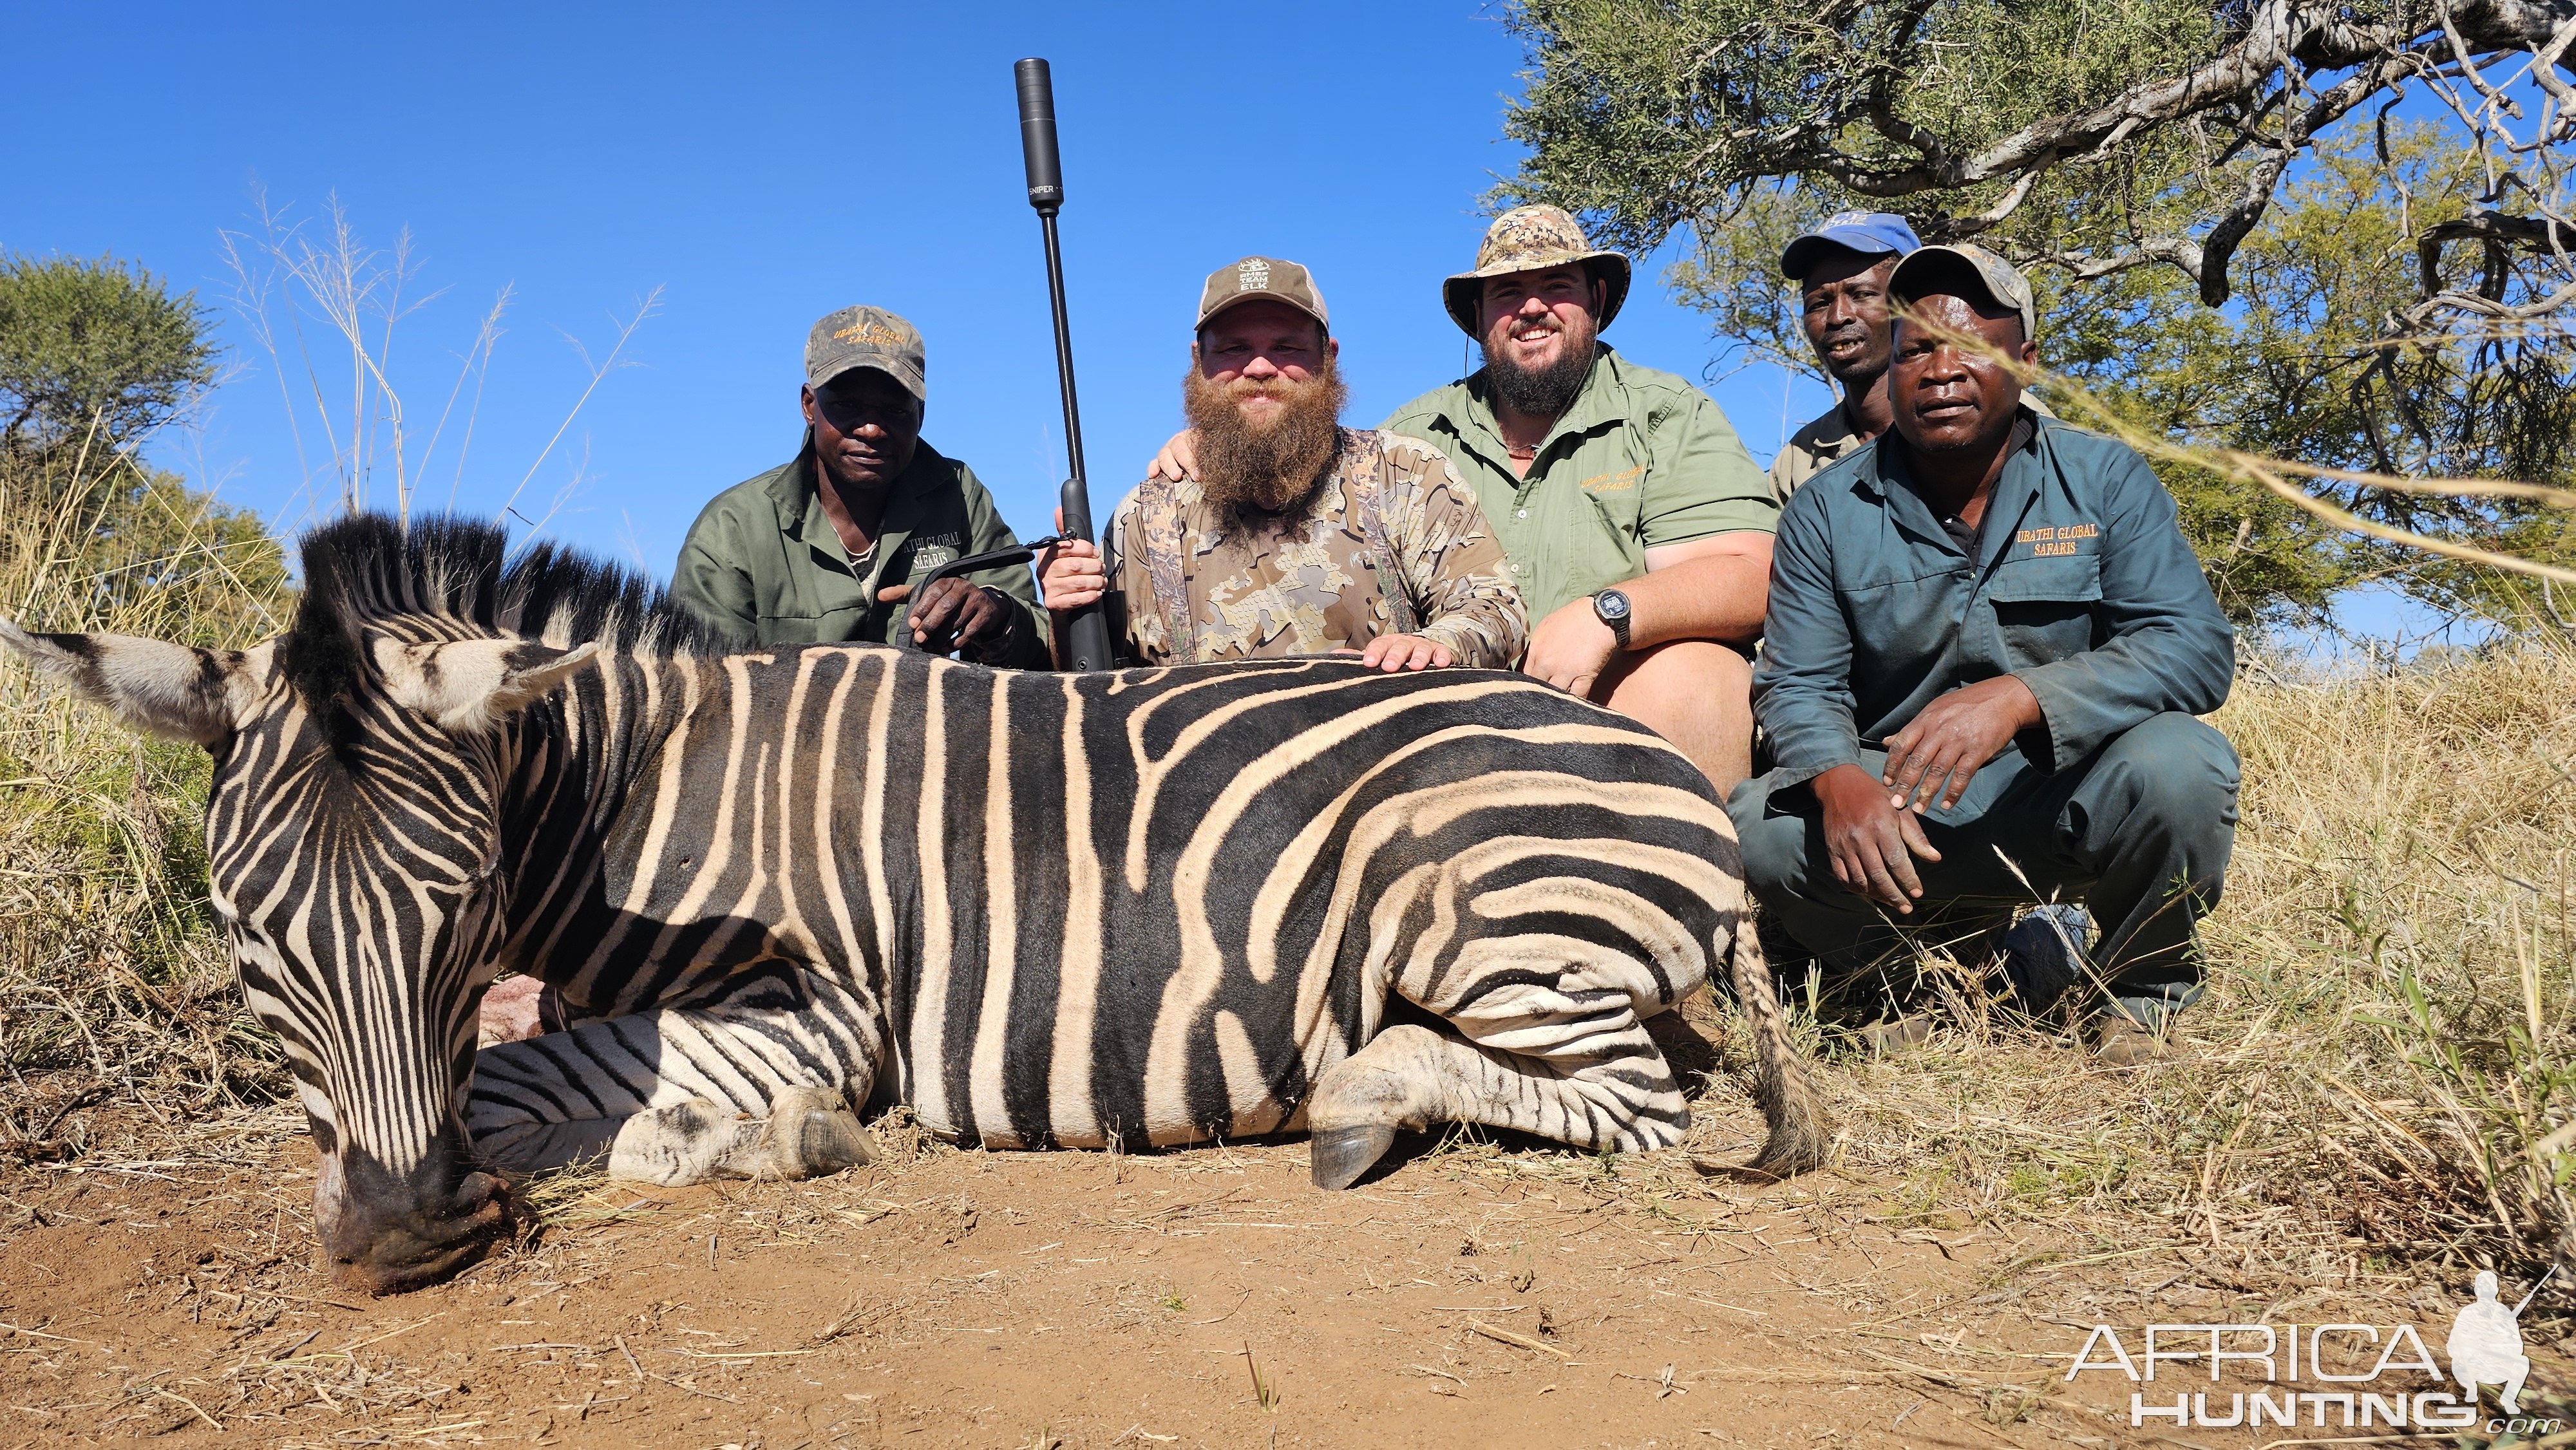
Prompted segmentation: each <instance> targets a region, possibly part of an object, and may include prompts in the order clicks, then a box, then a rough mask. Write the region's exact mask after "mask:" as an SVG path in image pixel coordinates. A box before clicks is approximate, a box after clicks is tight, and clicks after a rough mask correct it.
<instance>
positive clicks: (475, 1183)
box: [0, 518, 616, 1293]
mask: <svg viewBox="0 0 2576 1450" xmlns="http://www.w3.org/2000/svg"><path fill="white" fill-rule="evenodd" d="M430 527H431V528H432V529H433V531H434V530H436V529H438V528H440V527H443V528H444V529H445V531H446V534H447V535H448V536H449V537H445V538H431V539H428V540H426V541H424V540H423V539H422V538H420V537H417V536H418V535H420V534H422V532H423V529H424V526H423V525H421V524H418V523H415V524H414V525H412V526H411V528H410V529H409V530H401V529H397V528H396V527H395V526H394V525H392V524H390V523H388V522H386V521H384V520H380V519H363V518H362V519H353V520H349V521H346V522H343V523H341V524H336V525H332V526H330V527H329V528H326V529H323V530H320V531H317V532H316V533H315V534H313V535H310V536H308V537H307V539H306V540H305V547H304V564H305V580H306V587H305V591H304V595H303V597H302V599H301V600H300V601H299V605H298V609H297V612H296V616H295V620H294V623H293V625H292V627H291V628H289V630H288V631H287V632H286V633H285V634H283V635H280V636H278V637H277V638H275V639H272V640H270V641H268V642H267V643H264V644H261V645H258V646H256V647H254V648H252V649H248V650H242V651H224V650H209V649H200V648H195V647H192V646H187V645H180V644H171V643H166V642H163V641H159V640H150V639H137V638H132V637H127V636H120V635H110V634H29V633H25V632H22V631H20V630H19V629H17V628H16V627H15V626H12V625H9V624H7V623H6V622H5V621H0V644H5V645H7V646H9V647H10V648H11V649H13V650H14V651H15V652H17V653H19V654H21V655H24V656H26V657H28V658H29V659H31V660H32V661H33V662H34V663H35V664H37V665H38V666H39V667H40V668H42V669H44V670H46V671H48V672H50V673H52V674H55V675H57V676H60V677H62V678H64V679H66V680H67V681H68V682H69V683H70V684H71V685H72V686H73V687H74V688H75V689H76V690H78V691H79V692H80V693H81V694H83V695H85V696H87V697H89V698H90V699H92V700H94V701H97V702H99V703H101V704H103V705H105V706H107V707H108V708H109V709H110V710H111V711H113V712H114V713H115V714H116V715H117V716H118V717H119V718H120V719H121V720H122V721H123V722H124V723H125V724H127V725H128V726H130V727H132V728H134V729H137V730H140V731H144V732H147V733H150V734H154V735H158V736H162V737H165V738H171V739H178V740H186V741H192V742H194V743H196V744H199V745H202V746H204V747H205V748H206V749H207V750H208V751H209V752H210V753H211V754H212V755H213V757H214V762H215V770H214V781H213V788H212V791H211V793H210V796H209V799H208V801H207V815H206V841H207V856H208V879H209V886H210V892H209V894H210V896H211V898H212V901H213V905H214V908H215V911H216V913H217V914H218V915H219V916H220V917H221V919H222V921H223V923H224V926H225V928H226V930H227V933H228V935H229V937H230V940H231V944H232V950H233V958H234V963H235V966H236V968H237V969H238V971H239V973H240V977H241V984H242V990H243V994H244V996H245V998H246V999H247V1001H248V1003H249V1006H250V1009H251V1011H252V1013H253V1014H254V1015H255V1016H256V1017H257V1018H258V1019H259V1020H260V1022H261V1023H263V1024H264V1025H266V1026H267V1027H268V1028H270V1029H271V1030H272V1031H274V1032H275V1033H276V1034H277V1037H278V1040H279V1041H280V1043H281V1044H282V1045H283V1047H284V1049H285V1053H286V1057H287V1060H288V1063H289V1065H290V1067H291V1068H292V1070H293V1073H294V1076H295V1079H296V1083H297V1087H298V1089H299V1093H300V1096H301V1098H302V1101H303V1105H304V1108H305V1111H306V1113H307V1115H308V1116H309V1118H310V1119H311V1122H312V1128H313V1139H314V1144H315V1147H316V1149H317V1150H318V1153H319V1157H320V1163H319V1168H318V1175H317V1177H318V1181H317V1184H316V1187H315V1191H314V1224H315V1228H316V1230H317V1231H318V1233H319V1234H320V1237H321V1240H322V1246H323V1249H324V1251H325V1253H326V1255H327V1256H328V1258H329V1260H330V1262H331V1265H332V1267H333V1269H334V1270H335V1271H336V1273H337V1274H338V1275H339V1277H340V1278H341V1279H342V1280H343V1281H344V1282H347V1283H349V1284H351V1285H352V1286H353V1287H358V1288H363V1289H366V1290H368V1291H370V1292H375V1293H385V1292H391V1291H394V1290H399V1289H406V1288H412V1287H416V1286H418V1285H420V1284H424V1283H428V1282H432V1281H434V1280H437V1279H439V1278H443V1277H445V1276H446V1275H448V1274H451V1273H453V1272H455V1271H456V1270H457V1269H459V1268H461V1267H463V1266H464V1265H465V1264H467V1263H471V1262H472V1261H474V1260H475V1259H476V1258H478V1257H480V1256H481V1255H482V1254H483V1253H484V1252H485V1251H486V1250H487V1249H488V1248H489V1247H490V1246H491V1245H492V1244H493V1243H494V1242H495V1241H496V1240H497V1239H499V1238H500V1237H502V1236H503V1235H504V1234H506V1233H507V1232H508V1230H509V1227H510V1208H509V1199H508V1196H507V1193H506V1191H505V1186H504V1184H503V1183H502V1182H501V1180H500V1179H498V1178H497V1177H495V1176H493V1175H491V1174H488V1173H484V1172H481V1171H478V1169H477V1167H476V1164H475V1162H474V1159H473V1156H472V1152H471V1142H470V1140H469V1138H468V1137H467V1134H466V1131H465V1126H464V1119H463V1115H462V1106H463V1103H464V1101H465V1096H466V1091H467V1089H468V1087H469V1085H470V1079H471V1076H472V1072H473V1065H474V1051H475V1038H476V1018H477V1013H478V1009H479V1006H480V1003H481V999H482V995H483V991H484V989H485V988H486V987H488V986H489V985H490V984H491V981H492V978H493V976H494V975H495V974H496V973H497V971H498V969H499V957H498V949H499V947H500V944H501V939H502V937H503V936H504V935H505V933H506V931H507V918H508V908H509V902H508V899H507V897H508V890H509V886H508V882H509V875H508V872H507V871H506V870H505V869H504V867H505V841H504V829H505V824H506V818H507V816H508V812H509V809H510V806H511V801H510V800H509V799H508V791H509V788H510V786H511V784H512V773H513V771H514V770H515V769H516V763H517V761H518V759H519V757H520V756H521V755H522V754H523V752H524V751H525V750H526V749H527V747H528V745H529V743H530V740H531V739H532V738H533V737H532V736H531V735H530V730H529V728H528V726H527V721H528V718H529V711H530V707H531V706H533V705H536V704H537V703H538V702H540V701H542V700H546V699H547V698H548V697H549V696H550V695H553V694H556V693H557V692H558V690H559V687H560V686H561V685H563V684H564V682H565V681H566V680H568V679H569V678H570V677H572V676H573V675H575V674H576V673H577V672H579V671H581V670H582V669H583V668H584V667H585V666H587V665H589V664H591V663H592V662H593V661H594V660H595V659H596V658H597V657H598V654H597V652H598V646H597V645H596V644H592V643H585V644H581V645H578V646H569V647H558V646H556V645H549V644H545V643H541V642H538V641H537V640H535V639H529V638H520V637H516V636H515V635H513V634H510V633H507V632H506V631H503V630H496V629H495V628H494V627H493V621H495V619H496V618H502V617H506V618H508V619H510V620H511V621H512V622H515V620H516V618H517V617H518V611H515V610H503V609H497V608H496V607H495V603H496V596H497V597H499V598H500V602H501V603H504V604H506V603H507V602H508V601H507V598H506V596H507V594H508V581H507V579H506V578H505V577H504V570H503V569H502V552H501V536H500V534H499V532H498V531H497V530H490V529H484V528H481V526H465V525H446V526H436V525H433V526H430ZM460 544H464V545H470V546H471V547H459V546H460ZM460 554H462V555H464V556H466V557H462V558H460V557H458V556H459V555H460ZM615 592H616V590H615V589H614V588H612V590H611V593H612V595H613V594H614V593H615ZM522 602H524V601H522ZM547 617H548V615H547V613H546V611H543V610H540V611H538V612H537V613H536V615H535V618H538V619H545V618H547Z"/></svg>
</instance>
